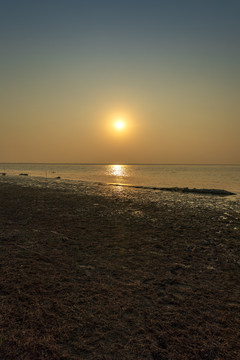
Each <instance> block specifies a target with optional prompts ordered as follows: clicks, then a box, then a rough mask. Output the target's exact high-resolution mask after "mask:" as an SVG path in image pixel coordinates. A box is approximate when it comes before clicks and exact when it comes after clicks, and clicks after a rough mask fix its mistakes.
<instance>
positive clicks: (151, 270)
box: [0, 176, 240, 360]
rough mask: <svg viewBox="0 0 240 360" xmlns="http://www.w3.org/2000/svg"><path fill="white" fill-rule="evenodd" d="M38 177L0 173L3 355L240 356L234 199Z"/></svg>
mask: <svg viewBox="0 0 240 360" xmlns="http://www.w3.org/2000/svg"><path fill="white" fill-rule="evenodd" d="M26 181H29V180H24V181H23V180H21V181H20V180H19V181H18V182H16V181H13V180H12V181H10V180H9V179H7V177H5V176H4V177H2V178H1V180H0V266H1V271H0V358H1V359H2V360H10V359H11V360H12V359H19V360H23V359H25V360H28V359H29V360H30V359H31V360H32V359H56V360H60V359H64V360H70V359H71V360H76V359H106V360H110V359H119V360H120V359H153V360H170V359H171V360H173V359H174V360H201V359H206V360H223V359H224V360H237V359H240V345H239V344H240V330H239V329H240V282H239V278H240V277H239V275H240V260H239V259H240V257H239V255H240V248H239V240H240V220H239V218H240V213H239V210H240V209H239V207H238V205H236V204H235V203H234V201H232V204H230V205H229V203H226V205H225V203H224V201H227V200H224V199H221V200H215V199H213V198H210V197H208V200H207V201H208V202H209V203H210V204H213V205H212V206H205V199H206V195H202V194H178V193H175V192H174V193H173V194H169V193H166V192H164V193H163V195H162V194H161V193H160V192H159V195H158V194H157V195H156V196H158V200H157V201H156V199H155V198H154V196H155V195H152V192H151V191H150V190H144V189H129V188H126V187H123V188H121V189H120V188H119V187H115V188H113V187H109V188H106V187H103V186H102V187H101V186H96V185H95V187H94V186H93V185H91V184H90V185H88V186H87V185H82V186H81V187H80V188H79V189H78V190H77V191H73V190H72V189H71V188H70V187H68V186H65V187H64V186H61V184H60V183H58V184H55V183H54V182H53V185H52V186H45V187H44V186H32V185H31V183H26ZM204 196H205V198H204ZM207 196H211V195H207ZM209 199H210V200H209ZM229 201H230V200H229ZM218 202H219V204H220V205H221V204H224V206H222V205H221V206H215V205H214V204H217V203H218ZM226 207H227V210H226Z"/></svg>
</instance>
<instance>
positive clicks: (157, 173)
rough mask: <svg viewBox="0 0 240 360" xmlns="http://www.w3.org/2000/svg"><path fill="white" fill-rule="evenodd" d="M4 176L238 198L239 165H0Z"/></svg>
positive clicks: (239, 182)
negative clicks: (192, 190) (214, 192)
mask: <svg viewBox="0 0 240 360" xmlns="http://www.w3.org/2000/svg"><path fill="white" fill-rule="evenodd" d="M0 170H1V172H6V173H7V176H8V175H10V176H13V175H19V174H21V173H27V174H28V175H29V176H30V177H36V178H45V179H46V178H47V179H54V178H57V177H61V180H74V181H86V182H96V183H99V182H101V183H104V184H109V183H113V184H125V185H133V186H144V187H189V188H206V189H224V190H228V191H232V192H235V193H237V194H240V165H81V164H0Z"/></svg>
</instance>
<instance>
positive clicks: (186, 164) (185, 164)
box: [0, 162, 240, 166]
mask: <svg viewBox="0 0 240 360" xmlns="http://www.w3.org/2000/svg"><path fill="white" fill-rule="evenodd" d="M0 164H1V165H7V164H9V165H27V164H28V165H168V166H175V165H184V166H195V165H198V166H202V165H204V166H240V163H232V164H226V163H211V164H208V163H207V164H206V163H75V162H73V163H71V162H63V163H61V162H0Z"/></svg>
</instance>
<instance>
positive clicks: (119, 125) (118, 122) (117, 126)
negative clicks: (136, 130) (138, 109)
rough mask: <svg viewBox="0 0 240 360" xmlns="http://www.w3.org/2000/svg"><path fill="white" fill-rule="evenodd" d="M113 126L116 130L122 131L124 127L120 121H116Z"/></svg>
mask: <svg viewBox="0 0 240 360" xmlns="http://www.w3.org/2000/svg"><path fill="white" fill-rule="evenodd" d="M114 126H115V128H116V129H117V130H123V129H124V127H125V123H124V121H123V120H122V119H118V120H116V121H115V123H114Z"/></svg>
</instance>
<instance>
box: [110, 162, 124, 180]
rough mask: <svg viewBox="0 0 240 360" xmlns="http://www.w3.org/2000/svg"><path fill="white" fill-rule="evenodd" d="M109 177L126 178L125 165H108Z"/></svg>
mask: <svg viewBox="0 0 240 360" xmlns="http://www.w3.org/2000/svg"><path fill="white" fill-rule="evenodd" d="M109 167H110V168H109V172H108V173H109V175H111V176H114V177H126V176H127V170H126V166H125V165H109Z"/></svg>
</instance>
